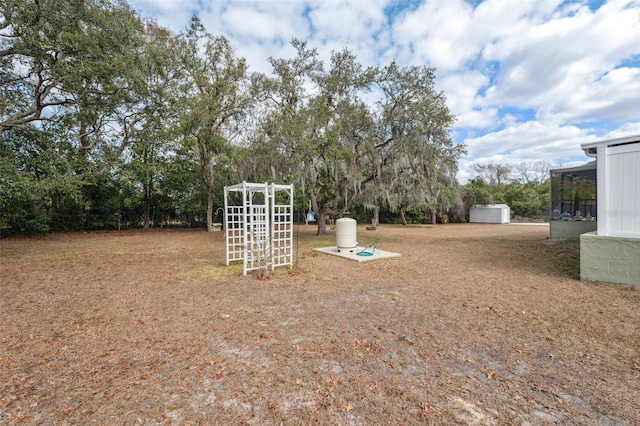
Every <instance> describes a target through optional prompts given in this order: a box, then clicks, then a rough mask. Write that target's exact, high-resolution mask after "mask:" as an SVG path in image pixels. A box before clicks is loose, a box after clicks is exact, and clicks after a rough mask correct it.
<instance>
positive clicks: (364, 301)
mask: <svg viewBox="0 0 640 426" xmlns="http://www.w3.org/2000/svg"><path fill="white" fill-rule="evenodd" d="M547 236H548V229H547V228H545V227H541V226H509V225H507V226H505V225H496V226H493V225H472V224H465V225H444V226H433V227H420V226H409V227H402V226H392V225H382V226H380V227H378V229H377V230H376V231H365V230H364V227H359V228H358V236H357V239H358V241H359V242H360V245H361V246H366V245H368V244H370V243H371V242H372V241H376V243H377V246H378V247H379V248H380V249H382V250H389V251H393V252H397V253H400V254H401V257H400V258H393V259H384V260H380V261H373V262H365V263H362V264H360V263H357V262H352V261H348V260H344V259H340V258H337V257H334V256H328V255H323V254H320V253H317V252H313V251H312V249H313V248H314V247H326V246H331V245H335V234H334V233H333V232H331V233H330V235H328V236H322V237H317V236H315V227H312V226H308V227H305V226H301V227H300V228H298V229H297V230H296V234H295V235H294V253H295V254H296V266H295V267H294V268H280V269H277V270H276V271H275V273H271V274H269V275H268V277H267V279H264V280H259V279H258V274H256V273H252V274H250V275H248V276H246V277H245V276H242V265H241V264H235V265H232V266H229V267H227V266H224V259H225V247H224V234H223V233H206V232H202V231H188V230H184V231H177V230H165V231H152V232H142V231H139V232H138V231H126V232H101V233H86V234H60V235H51V236H48V237H45V238H37V239H26V238H22V239H3V240H0V253H1V255H2V264H1V265H0V423H2V424H7V425H17V424H33V425H36V424H149V425H152V424H176V425H177V424H181V425H182V424H260V425H263V424H274V425H280V424H352V425H369V424H598V425H632V424H638V423H640V414H638V411H637V403H636V402H637V400H638V399H640V368H639V366H640V358H639V357H638V348H639V347H640V311H639V310H638V306H639V305H640V291H638V289H637V288H633V287H631V288H630V287H628V286H616V285H609V284H603V283H583V282H580V281H579V280H578V279H577V278H578V276H579V270H578V268H579V257H578V254H579V253H578V251H579V247H578V243H577V242H573V241H560V242H553V241H548V240H547V239H546V237H547Z"/></svg>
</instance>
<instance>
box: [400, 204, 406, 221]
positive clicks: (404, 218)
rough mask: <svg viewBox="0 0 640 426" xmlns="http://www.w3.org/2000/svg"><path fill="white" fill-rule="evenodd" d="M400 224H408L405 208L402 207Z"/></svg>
mask: <svg viewBox="0 0 640 426" xmlns="http://www.w3.org/2000/svg"><path fill="white" fill-rule="evenodd" d="M400 222H402V224H403V225H406V224H407V218H406V217H404V207H400Z"/></svg>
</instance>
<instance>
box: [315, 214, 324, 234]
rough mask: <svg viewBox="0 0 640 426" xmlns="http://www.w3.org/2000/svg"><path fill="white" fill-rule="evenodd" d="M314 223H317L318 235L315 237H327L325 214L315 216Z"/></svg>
mask: <svg viewBox="0 0 640 426" xmlns="http://www.w3.org/2000/svg"><path fill="white" fill-rule="evenodd" d="M316 221H317V222H318V234H317V235H327V220H326V215H325V214H318V215H317V216H316Z"/></svg>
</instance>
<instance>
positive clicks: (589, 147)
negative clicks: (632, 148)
mask: <svg viewBox="0 0 640 426" xmlns="http://www.w3.org/2000/svg"><path fill="white" fill-rule="evenodd" d="M631 143H640V135H630V136H624V137H621V138H615V139H607V140H603V141H598V142H588V143H583V144H582V145H581V147H582V150H583V151H584V153H585V154H586V155H588V156H589V157H596V156H597V153H598V147H600V146H619V145H627V144H631Z"/></svg>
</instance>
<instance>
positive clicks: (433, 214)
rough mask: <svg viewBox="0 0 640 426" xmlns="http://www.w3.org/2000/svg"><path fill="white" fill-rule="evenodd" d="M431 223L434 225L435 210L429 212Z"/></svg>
mask: <svg viewBox="0 0 640 426" xmlns="http://www.w3.org/2000/svg"><path fill="white" fill-rule="evenodd" d="M431 223H433V224H434V225H435V224H436V209H433V210H431Z"/></svg>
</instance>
